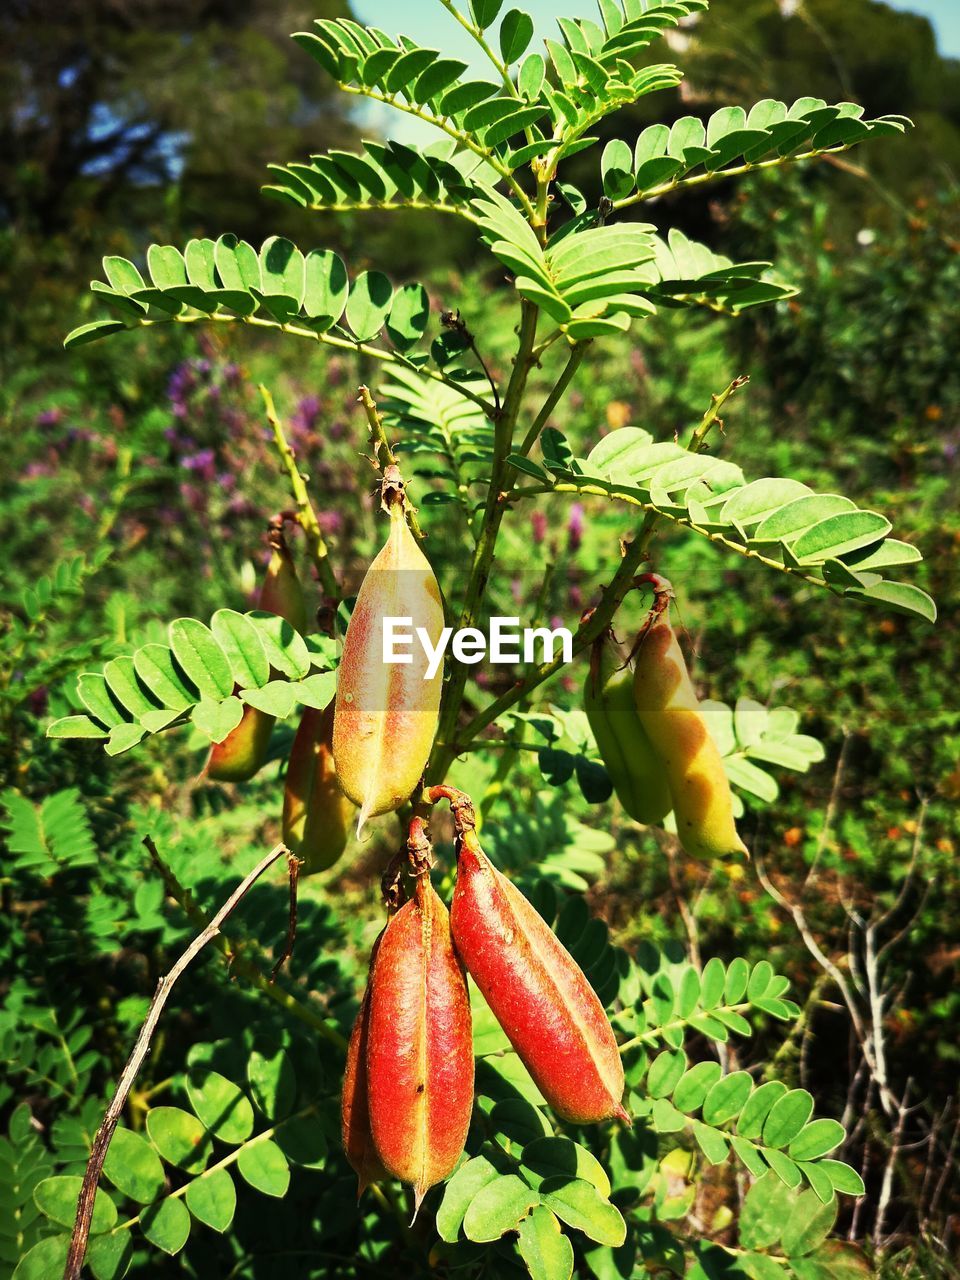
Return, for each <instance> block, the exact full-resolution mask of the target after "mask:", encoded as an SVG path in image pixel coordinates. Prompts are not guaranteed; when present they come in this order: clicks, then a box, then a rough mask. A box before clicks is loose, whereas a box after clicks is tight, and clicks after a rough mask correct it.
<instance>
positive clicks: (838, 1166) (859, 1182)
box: [819, 1160, 866, 1196]
mask: <svg viewBox="0 0 960 1280" xmlns="http://www.w3.org/2000/svg"><path fill="white" fill-rule="evenodd" d="M819 1167H820V1168H821V1169H822V1170H823V1171H824V1173H825V1174H826V1175H827V1177H828V1178H829V1179H830V1181H831V1182H832V1183H833V1186H834V1190H835V1191H839V1192H841V1193H842V1194H843V1195H845V1196H862V1195H864V1194H865V1193H866V1187H864V1185H863V1179H862V1178H861V1177H860V1175H859V1173H857V1171H856V1169H851V1168H850V1166H849V1165H848V1164H844V1163H843V1161H842V1160H821V1161H820V1165H819Z"/></svg>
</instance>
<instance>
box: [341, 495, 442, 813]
mask: <svg viewBox="0 0 960 1280" xmlns="http://www.w3.org/2000/svg"><path fill="white" fill-rule="evenodd" d="M388 511H389V515H390V533H389V536H388V538H387V542H386V545H385V546H384V547H383V549H382V550H381V551H380V552H379V554H378V555H377V557H376V559H375V560H374V561H373V563H372V564H371V565H370V567H369V569H368V570H367V573H366V576H365V577H364V579H363V582H362V583H361V586H360V592H359V594H358V596H357V600H356V604H355V605H354V607H353V613H352V615H351V617H350V623H349V626H348V627H347V634H346V637H345V639H344V642H343V653H342V655H341V658H340V666H339V668H338V674H337V700H336V706H337V709H336V715H335V718H334V727H333V757H334V760H335V762H336V769H337V776H338V778H339V779H340V785H341V787H342V788H343V790H344V791H345V792H346V794H347V795H348V796H349V797H350V799H351V800H352V801H353V802H354V803H355V804H357V805H359V807H360V814H359V819H358V822H357V832H358V834H359V833H360V832H361V831H362V829H363V826H364V824H365V822H366V821H367V819H368V818H371V817H375V816H376V815H378V814H381V813H390V812H392V811H393V810H394V809H397V808H399V807H400V805H401V804H403V802H404V801H405V800H406V799H407V798H408V797H409V796H410V794H411V793H412V792H413V790H414V788H415V787H416V786H417V783H418V782H419V781H420V777H421V775H422V773H423V770H424V767H425V765H426V763H427V758H428V756H429V755H430V748H431V747H432V746H433V739H434V736H435V734H436V731H437V719H438V715H439V710H440V694H441V686H442V683H443V672H442V670H438V671H437V672H436V674H435V675H434V676H433V677H432V678H431V679H429V680H428V679H426V672H427V659H426V656H425V654H424V649H423V645H422V644H420V643H419V641H418V640H417V638H416V631H417V629H418V628H422V629H423V631H424V632H425V633H426V635H427V637H428V638H429V640H430V643H431V645H432V646H436V645H437V644H438V643H439V641H440V635H441V632H442V630H443V604H442V602H441V599H440V587H439V585H438V583H437V579H436V576H435V575H434V572H433V570H432V569H431V567H430V563H429V561H428V560H427V558H426V556H425V555H424V554H423V552H422V551H421V550H420V548H419V547H418V546H417V543H416V540H415V538H414V537H413V534H412V533H411V532H410V530H409V528H408V527H407V522H406V519H405V517H404V502H403V497H402V492H401V493H400V494H398V495H396V496H394V497H393V498H392V500H391V501H389V505H388ZM387 618H402V619H404V627H405V628H407V629H411V631H410V633H411V634H412V635H413V637H414V639H413V644H412V645H411V646H410V647H409V648H408V649H406V650H404V651H403V654H404V656H405V657H409V658H410V661H409V662H397V663H388V662H384V652H383V651H384V620H385V619H387Z"/></svg>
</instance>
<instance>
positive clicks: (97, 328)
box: [16, 320, 127, 1277]
mask: <svg viewBox="0 0 960 1280" xmlns="http://www.w3.org/2000/svg"><path fill="white" fill-rule="evenodd" d="M126 327H127V326H126V325H125V324H124V323H123V321H122V320H93V321H91V322H90V324H81V325H79V326H78V327H77V328H76V329H71V331H70V332H69V333H68V334H67V336H66V337H65V338H64V340H63V345H64V349H65V350H67V351H72V350H73V348H74V347H83V346H85V345H86V344H87V343H88V342H96V341H97V340H98V339H99V338H106V337H108V336H109V335H110V334H111V333H120V332H121V331H122V330H124V329H126ZM44 1243H45V1242H44ZM37 1248H39V1245H38V1246H37ZM31 1252H36V1250H32V1251H31ZM24 1261H26V1259H24ZM16 1274H17V1276H18V1277H19V1275H20V1268H19V1267H18V1268H17V1272H16ZM23 1274H24V1275H25V1276H26V1275H28V1274H30V1273H29V1272H27V1271H24V1272H23Z"/></svg>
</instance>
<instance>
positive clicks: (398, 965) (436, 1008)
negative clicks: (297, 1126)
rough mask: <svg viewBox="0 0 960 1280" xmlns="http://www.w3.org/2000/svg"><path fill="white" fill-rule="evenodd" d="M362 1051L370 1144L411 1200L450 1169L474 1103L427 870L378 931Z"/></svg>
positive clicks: (464, 1010)
mask: <svg viewBox="0 0 960 1280" xmlns="http://www.w3.org/2000/svg"><path fill="white" fill-rule="evenodd" d="M366 1060H367V1098H368V1105H369V1110H370V1130H371V1133H372V1134H373V1142H374V1146H375V1147H376V1151H377V1154H378V1156H379V1158H380V1161H381V1163H382V1164H383V1167H384V1168H385V1169H386V1170H387V1172H388V1173H391V1174H392V1175H393V1176H394V1177H395V1178H399V1179H400V1180H401V1181H402V1182H408V1183H410V1184H411V1185H412V1187H413V1189H414V1198H415V1204H416V1208H417V1209H419V1208H420V1202H421V1201H422V1200H423V1197H424V1195H425V1194H426V1193H427V1191H428V1190H429V1189H430V1187H432V1186H433V1185H434V1184H435V1183H437V1182H440V1181H442V1179H444V1178H446V1177H447V1176H448V1175H449V1174H450V1173H452V1172H453V1169H454V1166H455V1165H456V1163H457V1161H458V1160H459V1158H460V1155H461V1153H462V1151H463V1148H464V1144H465V1142H466V1140H467V1130H468V1129H469V1127H470V1115H471V1112H472V1110H473V1037H472V1031H471V1023H470V1000H469V997H468V995H467V980H466V977H465V976H464V972H463V969H462V967H461V965H460V961H459V960H458V959H457V957H456V955H455V954H454V950H453V945H452V943H451V941H450V918H449V916H448V915H447V909H446V907H445V906H444V905H443V903H442V902H441V901H440V899H439V897H438V896H437V893H436V891H435V890H434V888H433V886H432V885H431V883H430V877H429V875H423V876H420V877H419V878H418V880H417V886H416V892H415V895H414V897H412V898H411V899H410V901H409V902H407V903H405V904H404V905H403V906H402V907H401V908H400V910H399V911H398V912H397V914H396V915H395V916H393V918H392V919H391V920H390V922H389V923H388V925H387V927H386V929H385V930H384V932H383V935H382V937H381V939H380V947H379V950H378V952H377V957H376V962H375V964H374V966H373V972H372V975H371V979H370V1017H369V1024H368V1031H367V1045H366Z"/></svg>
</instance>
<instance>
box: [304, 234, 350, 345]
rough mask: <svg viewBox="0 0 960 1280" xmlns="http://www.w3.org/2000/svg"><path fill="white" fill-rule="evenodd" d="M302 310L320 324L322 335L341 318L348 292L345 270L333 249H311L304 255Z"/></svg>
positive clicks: (348, 285) (348, 286)
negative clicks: (304, 278) (304, 281)
mask: <svg viewBox="0 0 960 1280" xmlns="http://www.w3.org/2000/svg"><path fill="white" fill-rule="evenodd" d="M305 277H306V284H305V288H304V295H303V309H304V312H305V313H306V315H308V316H309V317H310V318H311V319H312V320H315V321H322V324H319V325H318V328H319V329H320V331H321V332H323V331H324V330H325V329H329V328H330V326H331V325H334V324H336V323H337V322H338V321H339V319H340V317H341V316H342V315H343V310H344V307H345V306H346V305H347V297H348V295H349V292H350V284H349V280H348V277H347V268H346V267H345V266H344V265H343V260H342V258H340V257H339V256H338V255H337V254H336V253H334V252H333V250H332V249H314V250H312V252H310V253H308V254H307V259H306V270H305Z"/></svg>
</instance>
